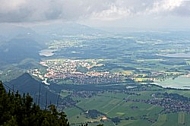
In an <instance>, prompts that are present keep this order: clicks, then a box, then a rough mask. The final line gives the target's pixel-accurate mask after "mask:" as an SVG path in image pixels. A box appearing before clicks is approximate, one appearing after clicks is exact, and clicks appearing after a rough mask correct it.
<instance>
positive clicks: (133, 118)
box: [64, 90, 190, 126]
mask: <svg viewBox="0 0 190 126" xmlns="http://www.w3.org/2000/svg"><path fill="white" fill-rule="evenodd" d="M165 91H166V90H163V91H161V92H165ZM168 92H172V90H168ZM178 92H179V93H181V94H185V91H178ZM138 93H140V94H141V95H140V96H136V95H128V94H125V93H119V92H117V93H116V92H104V93H98V94H97V95H96V96H93V97H91V98H80V97H74V98H73V99H75V100H78V101H79V102H78V103H77V104H76V106H77V107H71V108H66V109H65V110H64V111H65V112H66V114H67V115H68V119H69V122H71V123H72V125H79V124H82V123H83V124H84V123H88V124H89V125H90V126H91V125H92V126H94V125H97V124H104V125H105V126H115V125H117V126H140V125H143V126H145V125H146V126H169V125H172V126H182V125H183V126H184V125H186V126H188V124H190V120H189V118H190V114H189V113H186V112H177V113H167V114H164V113H161V111H162V110H163V108H162V107H161V106H156V105H151V104H146V103H141V102H135V101H127V102H126V101H125V100H124V98H127V99H129V98H130V99H141V100H143V99H148V98H150V95H151V94H152V93H155V92H154V91H140V92H138ZM188 96H190V94H189V95H188ZM78 107H79V108H80V109H79V108H78ZM88 110H98V111H99V112H101V113H103V114H104V115H105V116H106V117H107V119H106V120H101V117H102V116H104V115H100V116H98V117H97V118H94V119H92V118H90V117H88V116H87V115H86V114H85V112H87V111H88ZM114 117H118V118H120V122H118V123H114V122H113V121H112V120H111V119H112V118H114Z"/></svg>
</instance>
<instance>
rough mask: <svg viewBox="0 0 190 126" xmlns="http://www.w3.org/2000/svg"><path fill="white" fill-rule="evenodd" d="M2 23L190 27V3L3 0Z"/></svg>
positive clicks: (179, 0)
mask: <svg viewBox="0 0 190 126" xmlns="http://www.w3.org/2000/svg"><path fill="white" fill-rule="evenodd" d="M0 3H1V4H0V22H1V23H15V24H17V23H18V24H27V23H28V24H32V23H43V22H46V23H47V22H53V21H61V22H68V21H72V22H78V23H82V24H87V25H89V26H97V27H132V28H133V27H134V28H189V29H190V0H0Z"/></svg>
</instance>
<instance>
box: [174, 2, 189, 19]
mask: <svg viewBox="0 0 190 126" xmlns="http://www.w3.org/2000/svg"><path fill="white" fill-rule="evenodd" d="M173 13H174V14H177V15H180V16H185V17H189V16H190V1H184V2H183V3H182V5H181V6H179V7H177V8H175V10H174V11H173Z"/></svg>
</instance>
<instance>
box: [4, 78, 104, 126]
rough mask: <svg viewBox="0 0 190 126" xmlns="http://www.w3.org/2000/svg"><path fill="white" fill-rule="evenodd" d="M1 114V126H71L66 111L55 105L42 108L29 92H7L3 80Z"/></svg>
mask: <svg viewBox="0 0 190 126" xmlns="http://www.w3.org/2000/svg"><path fill="white" fill-rule="evenodd" d="M0 114H1V117H0V126H69V122H68V119H67V118H66V115H65V113H64V112H59V111H58V110H57V108H56V106H55V105H49V106H48V107H47V108H45V109H41V108H40V106H39V105H37V104H35V103H34V102H33V98H32V97H31V96H30V95H29V94H25V93H24V94H23V95H21V94H19V92H16V93H14V92H11V91H10V90H9V92H6V90H5V88H4V86H3V83H2V82H1V81H0ZM80 126H88V124H84V125H83V124H81V125H80ZM97 126H103V125H102V124H99V125H97Z"/></svg>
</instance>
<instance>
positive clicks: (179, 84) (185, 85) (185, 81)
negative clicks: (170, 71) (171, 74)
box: [155, 75, 190, 89]
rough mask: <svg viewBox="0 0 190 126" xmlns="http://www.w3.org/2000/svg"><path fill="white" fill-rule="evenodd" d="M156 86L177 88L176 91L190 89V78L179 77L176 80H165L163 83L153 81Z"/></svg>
mask: <svg viewBox="0 0 190 126" xmlns="http://www.w3.org/2000/svg"><path fill="white" fill-rule="evenodd" d="M155 84H156V85H160V86H162V87H170V88H178V89H190V77H187V76H186V75H183V76H179V77H178V78H175V79H174V80H173V79H167V80H165V81H155Z"/></svg>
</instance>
